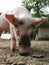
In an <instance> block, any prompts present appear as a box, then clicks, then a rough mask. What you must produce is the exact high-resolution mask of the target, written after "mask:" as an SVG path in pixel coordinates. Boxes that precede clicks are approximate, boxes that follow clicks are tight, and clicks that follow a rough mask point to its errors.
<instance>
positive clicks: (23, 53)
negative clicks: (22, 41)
mask: <svg viewBox="0 0 49 65" xmlns="http://www.w3.org/2000/svg"><path fill="white" fill-rule="evenodd" d="M20 55H21V56H29V55H30V53H29V52H20Z"/></svg>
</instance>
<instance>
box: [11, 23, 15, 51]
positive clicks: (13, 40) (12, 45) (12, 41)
mask: <svg viewBox="0 0 49 65" xmlns="http://www.w3.org/2000/svg"><path fill="white" fill-rule="evenodd" d="M10 33H11V47H10V48H11V50H12V52H14V51H15V48H16V39H15V35H14V26H13V25H12V24H10Z"/></svg>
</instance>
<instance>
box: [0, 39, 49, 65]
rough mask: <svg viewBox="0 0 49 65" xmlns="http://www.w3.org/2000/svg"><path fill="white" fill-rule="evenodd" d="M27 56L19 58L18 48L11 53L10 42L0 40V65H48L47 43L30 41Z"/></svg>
mask: <svg viewBox="0 0 49 65" xmlns="http://www.w3.org/2000/svg"><path fill="white" fill-rule="evenodd" d="M30 51H31V53H30V55H29V56H20V55H19V50H18V47H16V51H15V52H14V53H12V52H11V51H10V40H2V39H0V65H49V41H32V42H31V50H30Z"/></svg>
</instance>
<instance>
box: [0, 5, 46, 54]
mask: <svg viewBox="0 0 49 65" xmlns="http://www.w3.org/2000/svg"><path fill="white" fill-rule="evenodd" d="M46 21H47V18H46V17H43V16H42V17H40V18H35V17H32V16H31V15H30V14H29V12H28V10H27V9H26V8H25V7H23V6H20V7H17V8H16V9H15V10H13V11H12V12H11V14H8V13H5V14H3V13H2V14H1V15H0V35H1V34H2V32H3V31H6V32H7V31H9V30H10V33H11V47H10V48H11V49H12V51H14V50H15V48H16V41H17V36H18V38H19V53H20V54H28V53H29V50H30V45H31V44H30V34H31V31H32V27H33V26H34V27H38V26H39V25H40V24H41V23H43V22H46Z"/></svg>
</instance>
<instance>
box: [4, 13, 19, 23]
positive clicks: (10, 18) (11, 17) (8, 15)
mask: <svg viewBox="0 0 49 65" xmlns="http://www.w3.org/2000/svg"><path fill="white" fill-rule="evenodd" d="M5 18H6V19H7V20H8V22H10V23H12V24H14V22H15V21H16V23H18V22H19V21H18V19H17V18H15V17H14V15H12V14H5Z"/></svg>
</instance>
